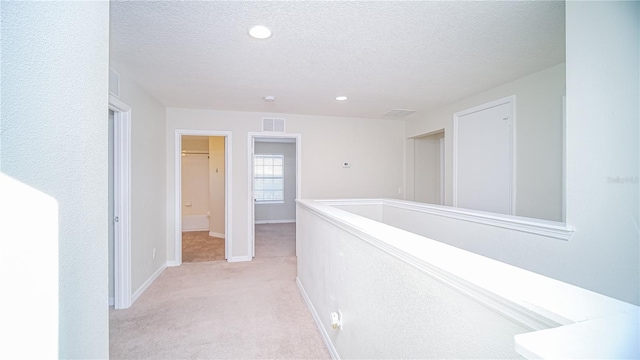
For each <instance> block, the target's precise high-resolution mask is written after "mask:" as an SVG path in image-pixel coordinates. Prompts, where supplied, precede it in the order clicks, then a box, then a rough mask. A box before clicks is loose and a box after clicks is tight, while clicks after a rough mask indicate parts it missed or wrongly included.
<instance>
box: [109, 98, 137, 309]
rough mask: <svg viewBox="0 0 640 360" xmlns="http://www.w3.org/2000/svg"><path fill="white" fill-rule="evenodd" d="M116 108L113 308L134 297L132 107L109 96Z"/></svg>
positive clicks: (110, 103) (121, 305)
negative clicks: (132, 268)
mask: <svg viewBox="0 0 640 360" xmlns="http://www.w3.org/2000/svg"><path fill="white" fill-rule="evenodd" d="M109 109H111V110H113V152H114V154H113V161H114V169H113V172H114V174H113V177H114V184H113V188H114V200H115V204H114V209H113V210H114V216H116V217H118V226H115V231H114V234H115V238H114V265H113V267H114V307H115V309H126V308H128V307H130V306H131V304H132V303H133V301H132V299H131V108H130V107H129V106H128V105H127V104H125V103H123V102H122V101H120V100H119V99H118V98H116V97H115V96H113V95H109Z"/></svg>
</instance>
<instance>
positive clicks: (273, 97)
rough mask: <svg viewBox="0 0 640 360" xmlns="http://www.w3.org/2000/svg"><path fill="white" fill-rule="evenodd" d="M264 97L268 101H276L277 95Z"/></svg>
mask: <svg viewBox="0 0 640 360" xmlns="http://www.w3.org/2000/svg"><path fill="white" fill-rule="evenodd" d="M263 99H264V101H266V102H274V101H276V97H275V96H271V95H268V96H265V97H263Z"/></svg>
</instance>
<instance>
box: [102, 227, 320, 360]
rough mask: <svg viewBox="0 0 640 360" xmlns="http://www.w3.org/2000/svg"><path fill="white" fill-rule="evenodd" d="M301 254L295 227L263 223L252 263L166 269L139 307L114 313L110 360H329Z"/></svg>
mask: <svg viewBox="0 0 640 360" xmlns="http://www.w3.org/2000/svg"><path fill="white" fill-rule="evenodd" d="M286 234H289V235H286ZM292 237H293V239H292ZM277 238H280V240H279V241H278V239H277ZM294 254H295V225H294V224H278V225H258V226H256V257H255V258H254V260H253V261H251V262H241V263H228V262H226V261H213V262H199V263H185V264H182V265H181V266H180V267H173V268H168V269H166V270H165V271H164V272H163V273H162V274H161V275H160V276H159V277H158V279H157V280H156V281H155V282H154V283H153V284H152V285H151V286H150V287H149V289H148V290H147V291H146V292H145V293H144V294H143V295H142V296H141V297H140V298H139V299H138V301H136V303H135V304H134V305H133V306H132V307H131V308H129V309H126V310H113V309H111V310H110V313H109V315H110V341H109V342H110V346H109V351H110V358H112V359H240V358H244V359H329V358H330V356H329V353H328V351H327V349H326V346H325V344H324V342H323V340H322V337H321V335H320V333H319V331H318V329H317V327H316V325H315V322H314V321H313V318H312V316H311V313H310V312H309V309H308V308H307V306H306V304H305V302H304V300H303V299H302V296H301V295H300V292H299V290H298V288H297V286H296V283H295V277H296V257H295V256H294Z"/></svg>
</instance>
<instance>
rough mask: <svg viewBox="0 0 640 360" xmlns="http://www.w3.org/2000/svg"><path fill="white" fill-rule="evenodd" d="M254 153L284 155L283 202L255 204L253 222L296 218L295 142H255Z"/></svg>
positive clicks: (281, 220) (284, 220)
mask: <svg viewBox="0 0 640 360" xmlns="http://www.w3.org/2000/svg"><path fill="white" fill-rule="evenodd" d="M254 152H255V154H264V155H284V203H282V204H260V203H256V205H255V212H256V214H255V222H256V223H269V222H287V221H295V219H296V144H295V143H274V142H256V143H255V147H254Z"/></svg>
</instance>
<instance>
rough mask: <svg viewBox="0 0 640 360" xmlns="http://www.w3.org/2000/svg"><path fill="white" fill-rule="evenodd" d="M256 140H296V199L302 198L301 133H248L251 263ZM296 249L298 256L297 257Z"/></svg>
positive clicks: (249, 258) (253, 227)
mask: <svg viewBox="0 0 640 360" xmlns="http://www.w3.org/2000/svg"><path fill="white" fill-rule="evenodd" d="M256 138H267V139H295V140H296V199H300V198H301V197H302V134H299V133H269V132H251V131H250V132H248V133H247V154H248V156H247V189H248V190H247V199H248V207H247V208H248V209H249V211H248V213H249V214H248V226H249V229H248V234H249V236H248V239H247V246H248V249H249V256H248V259H245V260H246V261H250V260H251V259H253V258H254V257H255V256H256V238H255V205H256V204H255V200H254V198H253V155H254V147H255V139H256ZM297 251H298V249H297V247H296V255H297Z"/></svg>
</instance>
